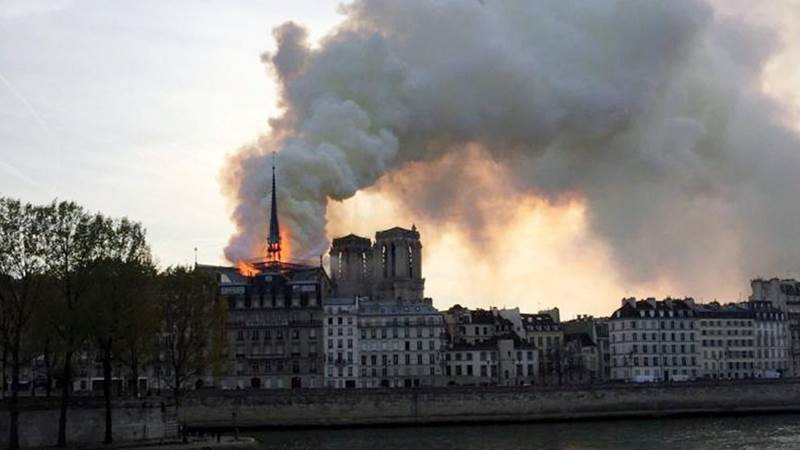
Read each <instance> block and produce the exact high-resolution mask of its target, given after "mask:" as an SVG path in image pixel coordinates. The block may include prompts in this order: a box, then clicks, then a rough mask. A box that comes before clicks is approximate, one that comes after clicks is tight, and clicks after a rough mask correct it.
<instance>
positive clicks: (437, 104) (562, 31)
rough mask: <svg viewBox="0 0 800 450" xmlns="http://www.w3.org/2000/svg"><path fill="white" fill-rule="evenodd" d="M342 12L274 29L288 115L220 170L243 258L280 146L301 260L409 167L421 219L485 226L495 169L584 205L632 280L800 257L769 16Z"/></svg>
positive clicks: (693, 5)
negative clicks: (766, 84)
mask: <svg viewBox="0 0 800 450" xmlns="http://www.w3.org/2000/svg"><path fill="white" fill-rule="evenodd" d="M342 12H343V14H344V18H343V21H342V23H341V24H340V26H339V27H337V28H336V29H335V30H334V31H332V32H331V33H330V34H329V35H328V36H326V37H325V38H324V39H323V41H322V42H321V43H320V45H319V46H318V47H315V48H312V47H311V46H310V45H309V42H308V41H307V33H306V31H305V30H304V29H303V28H302V27H301V26H299V25H297V24H294V23H287V24H284V25H281V26H279V27H277V28H276V29H275V30H274V32H273V34H274V37H275V39H276V42H277V44H278V45H277V51H276V52H274V53H272V54H265V55H263V61H264V62H265V63H266V64H267V65H268V66H269V67H270V69H271V71H272V72H273V74H274V76H275V77H276V78H277V80H278V82H279V87H280V95H281V97H280V106H281V107H282V108H283V113H282V115H281V116H280V117H277V118H275V119H273V120H272V121H271V122H270V125H271V127H270V130H269V132H268V134H266V135H265V136H262V137H261V138H259V139H258V140H257V141H256V142H254V143H252V144H250V145H247V146H244V147H243V148H241V149H240V150H239V151H238V152H236V154H234V155H233V156H232V157H231V158H230V159H229V161H228V164H227V167H225V168H224V170H223V184H224V189H225V191H226V193H227V194H228V195H229V196H230V198H231V200H232V202H233V206H234V210H233V220H234V222H235V224H236V226H237V232H236V233H235V235H234V236H232V238H231V240H230V244H229V246H228V247H227V248H226V251H225V252H226V257H227V258H228V259H230V260H232V261H235V260H237V259H241V258H249V257H252V256H254V255H256V254H257V252H259V251H260V250H261V249H262V248H263V243H262V241H263V240H264V238H265V236H266V229H265V227H266V222H267V221H266V206H267V205H268V203H267V202H268V198H269V187H270V178H269V177H270V174H271V171H270V167H271V158H272V156H271V154H272V152H273V151H277V152H278V153H277V162H278V169H277V174H278V178H279V181H278V185H279V202H280V207H281V209H282V217H281V219H282V220H283V221H284V222H285V223H286V226H287V227H288V228H289V229H290V230H291V233H292V234H291V239H292V249H293V251H294V252H295V255H294V256H296V257H300V258H303V257H313V256H315V255H319V254H321V253H324V252H325V251H326V249H327V245H328V242H327V237H326V232H325V229H326V223H325V217H326V208H327V204H328V202H329V201H331V200H344V199H347V198H349V197H351V196H353V195H354V194H355V193H356V192H357V191H359V190H362V189H365V188H368V187H370V186H373V185H375V184H376V183H377V182H378V181H379V180H387V179H392V178H395V179H396V180H397V183H396V186H398V188H397V189H402V191H400V190H398V191H397V192H395V195H396V196H397V197H398V198H400V199H401V200H402V201H404V202H406V203H407V204H408V205H409V206H411V207H413V209H414V210H415V212H417V213H418V214H420V215H424V216H425V217H426V219H428V220H432V221H452V220H453V218H454V217H456V218H463V219H464V220H463V223H462V226H464V227H467V228H468V229H469V231H470V232H472V233H477V234H480V233H482V232H483V226H484V224H485V223H486V222H487V220H486V215H487V214H497V211H496V208H492V207H491V206H486V205H487V199H486V198H484V197H482V192H481V190H479V189H473V188H472V187H473V186H474V181H475V179H476V177H480V165H481V164H491V165H493V167H494V166H500V167H502V168H503V173H504V178H503V180H502V184H503V190H504V191H507V192H510V193H515V194H517V195H534V196H537V197H539V198H541V199H544V200H546V201H548V202H553V203H557V202H559V201H562V200H564V199H574V198H580V199H582V201H583V202H584V203H585V207H586V210H587V217H588V220H589V227H590V230H591V232H592V233H593V234H594V236H595V237H597V238H599V239H601V240H602V241H604V242H606V243H607V244H608V245H609V247H610V249H611V252H612V257H613V260H614V263H615V264H616V266H617V267H618V269H619V271H620V273H622V274H623V276H624V277H626V278H628V279H630V280H637V281H641V280H649V279H656V278H659V277H663V276H668V277H671V278H676V279H683V280H686V282H687V283H689V284H691V283H692V282H694V281H697V280H698V279H700V278H703V277H709V276H712V277H713V275H714V273H715V267H718V266H719V265H727V266H736V267H737V270H738V271H739V273H740V274H742V276H743V277H750V276H756V275H759V274H764V275H771V274H783V273H785V272H787V271H797V270H798V269H800V265H799V264H798V259H797V257H798V255H800V226H798V225H797V224H799V223H800V202H798V201H797V193H798V192H800V176H799V174H800V170H798V169H800V139H798V135H797V134H796V133H795V132H793V131H792V130H790V129H788V128H786V126H785V123H786V122H785V120H784V116H783V113H784V110H783V109H782V108H781V106H780V105H779V104H778V103H776V102H775V101H774V100H771V99H770V98H768V97H767V96H766V95H764V94H763V93H762V90H761V82H760V80H761V76H762V72H763V70H764V68H765V65H766V63H767V61H768V60H769V58H770V56H771V55H773V54H774V53H775V52H776V51H778V49H779V48H780V45H781V42H780V40H779V39H778V36H776V35H775V34H773V33H772V32H770V31H769V30H768V29H766V28H759V27H758V26H755V25H753V24H752V23H743V22H740V21H737V20H736V19H735V18H734V17H733V16H720V15H717V14H715V11H714V9H713V8H712V7H711V6H710V5H709V4H707V3H706V2H704V1H700V0H674V1H670V2H662V1H626V0H604V1H593V2H578V1H563V0H544V1H538V2H530V1H527V0H519V1H512V0H503V1H495V0H484V1H465V0H405V1H402V2H398V1H392V0H360V1H356V2H355V3H352V4H350V5H347V6H343V7H342ZM461 154H463V155H464V158H463V159H461V158H460V157H459V155H461ZM476 154H478V155H480V157H476V156H475V155H476ZM460 164H461V165H470V164H471V166H470V167H460V166H459V165H460ZM476 164H477V167H475V165H476ZM440 168H441V169H442V170H439V169H440ZM392 185H393V184H390V183H386V182H383V183H382V189H389V190H391V189H392V187H391V186H392ZM488 200H489V202H488V203H491V202H490V200H491V199H488Z"/></svg>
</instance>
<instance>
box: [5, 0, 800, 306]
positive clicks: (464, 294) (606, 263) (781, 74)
mask: <svg viewBox="0 0 800 450" xmlns="http://www.w3.org/2000/svg"><path fill="white" fill-rule="evenodd" d="M338 3H339V2H338V1H328V0H295V1H291V2H287V1H275V0H270V1H261V2H255V1H252V2H245V1H225V2H221V1H220V2H214V1H191V2H190V1H170V2H157V1H128V2H108V1H91V0H73V1H70V0H2V1H0V195H4V196H11V197H18V198H21V199H23V200H26V201H32V202H48V201H50V200H52V199H54V198H58V199H65V200H66V199H68V200H75V201H77V202H79V203H81V204H82V205H84V206H85V207H87V208H88V209H90V210H98V211H102V212H103V213H106V214H108V215H111V216H128V217H130V218H132V219H135V220H138V221H141V222H142V223H143V224H144V225H145V227H146V228H147V230H148V236H149V239H150V242H151V245H152V247H153V251H154V254H155V256H156V257H157V259H158V260H159V262H160V264H161V265H162V266H166V265H171V264H183V263H191V262H192V261H193V260H194V258H195V255H194V249H195V248H197V259H198V260H199V261H200V262H206V263H224V262H225V261H224V258H223V253H222V252H223V248H224V247H225V245H226V244H227V243H228V239H229V237H230V236H231V234H232V232H233V230H234V228H233V225H232V223H231V220H230V213H231V209H230V208H231V205H230V204H229V202H228V199H227V198H226V197H225V195H223V192H222V190H221V187H220V180H219V178H220V171H221V170H222V168H223V167H224V164H225V160H226V157H227V156H228V155H230V154H231V153H232V152H234V151H235V150H236V149H237V148H238V147H239V146H241V145H243V144H245V143H247V142H249V141H252V140H253V139H254V138H255V137H256V136H258V135H260V134H262V133H264V132H265V130H267V128H268V127H269V125H268V120H269V118H270V117H274V116H276V115H277V113H278V111H279V105H277V104H276V102H277V98H278V97H277V93H276V83H275V80H274V79H273V75H272V74H270V73H269V71H268V70H267V68H266V67H265V65H264V64H263V63H262V62H261V60H260V55H261V54H262V53H264V52H265V51H267V52H268V51H272V50H274V48H275V42H274V40H273V37H272V29H273V28H274V27H275V26H278V25H280V24H281V23H283V22H285V21H287V20H295V21H297V22H299V23H302V24H303V25H304V26H306V27H307V28H308V29H309V32H310V40H311V41H312V42H315V41H317V40H318V39H320V38H321V37H323V36H324V35H325V34H326V32H327V31H328V30H330V29H331V28H332V27H333V26H334V25H336V24H337V23H338V22H339V21H340V19H341V17H340V15H339V14H338V13H337V6H338ZM716 3H717V9H718V11H721V12H725V13H730V14H742V12H743V11H747V12H748V15H749V16H752V20H764V21H765V22H766V23H768V24H769V26H775V27H778V26H779V27H780V29H781V30H782V32H783V33H788V34H789V35H790V36H791V35H792V34H793V33H794V35H795V36H796V35H797V33H800V28H799V27H798V23H797V20H796V19H797V18H798V16H797V13H796V11H798V10H800V2H798V1H796V0H784V1H775V2H763V5H760V6H759V7H757V8H756V9H753V10H751V9H750V8H751V7H750V6H749V2H745V1H725V2H723V1H719V2H716ZM791 11H795V12H794V13H789V12H791ZM798 48H800V44H795V45H789V46H787V48H786V49H785V50H784V51H783V52H781V53H780V54H779V55H777V56H776V57H774V58H773V60H772V61H771V62H770V64H769V65H768V67H767V70H766V72H765V76H764V79H763V86H762V88H763V89H764V91H765V92H767V93H768V94H770V95H772V96H773V97H775V98H779V99H780V100H781V101H782V102H783V103H784V104H785V105H786V111H787V112H786V120H787V121H788V122H792V123H797V121H798V118H800V70H798V69H797V67H799V66H800V64H798V63H800V50H798ZM498 170H499V169H496V168H492V167H491V166H488V167H487V168H486V169H485V173H484V175H486V177H487V178H486V179H488V180H489V181H487V183H488V184H487V193H488V194H489V195H498V196H502V195H503V192H502V190H496V189H494V188H497V186H495V185H494V184H492V181H491V180H496V179H497V177H502V173H500V172H497V171H498ZM493 171H495V172H496V173H495V176H496V177H495V178H492V177H491V174H492V173H493ZM390 182H391V180H382V181H381V183H378V185H377V186H375V187H374V188H370V189H367V190H365V191H361V192H359V193H358V194H356V196H355V197H354V198H352V199H350V200H346V201H345V202H343V203H334V204H333V205H332V206H331V208H330V209H329V211H328V219H329V224H330V225H329V228H328V233H329V236H336V235H341V234H345V233H349V232H356V233H360V234H362V235H366V236H371V235H372V234H373V233H374V231H376V230H378V229H380V228H388V227H390V226H394V225H401V226H406V227H410V226H411V224H412V223H416V224H417V226H418V227H419V228H420V231H421V233H422V239H423V245H424V246H425V260H424V262H423V271H424V276H425V277H426V279H427V281H426V283H427V284H426V285H427V294H428V295H430V296H432V297H433V298H434V301H435V304H436V305H437V306H438V307H440V308H446V307H449V306H450V305H452V304H453V303H461V304H463V305H468V306H473V307H478V306H483V307H488V306H497V307H503V306H509V307H511V306H520V307H522V308H523V309H524V310H526V311H531V310H537V309H540V308H546V307H550V306H559V307H560V308H561V309H562V311H563V312H564V314H563V315H564V316H566V317H571V316H574V315H575V314H578V313H590V314H594V315H604V314H608V313H610V312H611V311H612V310H613V308H615V307H616V306H617V305H618V304H619V299H620V297H622V296H624V295H637V296H640V297H641V296H648V295H654V296H664V295H670V294H671V295H677V296H683V295H693V294H695V293H694V292H688V291H687V292H684V291H679V290H676V289H675V286H674V285H673V284H672V283H671V282H670V280H663V279H650V280H647V282H644V283H631V282H630V281H626V279H625V278H624V277H622V276H621V275H620V274H619V273H618V271H617V270H616V269H615V267H614V264H613V263H612V261H611V257H610V255H609V248H608V247H607V245H606V244H605V243H604V242H603V241H601V240H599V239H597V238H596V237H594V236H593V235H592V234H591V233H590V231H589V229H588V225H587V217H586V214H587V213H586V208H585V205H583V204H581V202H580V201H567V202H563V203H560V204H558V205H553V204H549V203H547V202H542V201H539V200H537V199H536V198H521V199H512V201H514V202H515V204H514V213H513V214H510V215H507V216H504V220H503V222H502V223H497V224H490V226H495V227H496V232H495V233H494V236H498V237H499V238H498V239H497V241H496V242H492V243H491V247H492V251H491V252H481V251H480V248H481V247H480V246H469V247H467V246H463V245H461V243H462V242H463V241H464V240H466V239H474V238H475V237H474V236H470V235H468V234H467V233H465V232H464V231H463V230H461V229H459V228H458V227H455V226H448V225H447V224H446V223H444V224H443V223H442V222H430V221H429V222H427V223H426V221H425V220H424V219H422V218H419V217H415V216H414V214H413V212H410V211H408V210H405V209H404V208H403V206H402V205H401V204H399V203H398V202H397V201H395V199H393V198H392V196H390V195H384V194H382V189H381V184H382V183H383V184H384V186H385V183H390ZM265 218H266V214H265ZM767 275H772V274H767ZM775 275H778V276H783V275H784V274H775ZM747 281H748V280H747V279H742V280H741V283H739V284H737V285H733V286H726V287H721V288H720V291H719V292H718V293H715V292H702V293H701V296H700V297H701V298H700V299H701V300H711V299H712V298H716V295H715V294H717V295H719V296H720V297H723V298H725V299H727V300H736V299H739V298H743V297H746V295H747V294H748V292H747Z"/></svg>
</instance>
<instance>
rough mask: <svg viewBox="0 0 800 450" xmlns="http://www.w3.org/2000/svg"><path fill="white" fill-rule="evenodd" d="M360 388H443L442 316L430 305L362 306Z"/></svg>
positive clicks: (372, 304) (360, 313)
mask: <svg viewBox="0 0 800 450" xmlns="http://www.w3.org/2000/svg"><path fill="white" fill-rule="evenodd" d="M358 327H359V352H360V356H361V361H360V363H361V373H360V375H361V379H360V380H359V387H365V388H375V387H419V386H438V385H441V384H443V379H442V364H441V362H442V360H441V351H442V349H443V347H444V342H445V341H444V338H445V333H444V321H443V319H442V315H441V314H440V313H439V311H437V310H436V309H435V308H434V307H433V305H431V304H430V303H429V300H428V301H427V302H424V301H423V302H416V303H413V304H384V303H377V302H369V303H368V302H364V303H362V304H361V305H360V306H359V313H358Z"/></svg>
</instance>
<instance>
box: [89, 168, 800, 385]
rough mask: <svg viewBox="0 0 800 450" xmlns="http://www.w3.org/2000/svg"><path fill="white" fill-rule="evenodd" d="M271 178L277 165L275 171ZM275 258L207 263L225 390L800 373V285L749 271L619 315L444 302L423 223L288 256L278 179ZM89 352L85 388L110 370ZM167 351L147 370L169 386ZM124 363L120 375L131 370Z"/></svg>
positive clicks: (628, 306)
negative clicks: (692, 294) (704, 292)
mask: <svg viewBox="0 0 800 450" xmlns="http://www.w3.org/2000/svg"><path fill="white" fill-rule="evenodd" d="M273 177H274V174H273ZM270 213H271V214H270V227H269V228H270V229H269V236H268V239H267V258H266V259H264V260H260V261H254V262H240V263H239V264H237V266H235V267H227V266H207V265H199V266H197V269H198V270H203V271H206V272H209V273H212V274H213V275H214V276H215V277H216V278H217V280H218V281H219V288H220V295H221V298H222V300H223V301H224V302H226V303H227V306H228V323H227V334H228V346H227V352H226V354H225V355H224V361H223V364H221V366H220V367H221V368H222V369H221V370H218V371H216V372H214V373H212V372H211V371H207V372H206V373H205V374H203V375H201V376H199V377H198V379H197V380H196V383H195V385H196V386H216V387H221V388H223V389H286V388H322V387H327V388H343V389H346V388H379V387H383V388H400V387H405V388H410V387H422V386H447V385H554V384H572V383H594V382H608V381H633V382H655V381H686V380H695V379H740V378H774V377H781V376H796V375H798V374H800V283H798V282H796V281H794V280H778V279H772V280H761V279H758V280H753V282H752V289H753V293H752V295H751V297H750V300H749V301H747V302H741V303H732V304H724V305H723V304H719V303H709V304H696V303H695V302H694V301H693V300H692V299H690V298H687V299H669V298H668V299H664V300H656V299H653V298H650V299H645V300H637V299H634V298H628V299H623V300H622V305H621V306H620V308H618V309H617V310H616V311H614V312H612V313H611V315H610V316H608V317H605V318H593V317H590V316H578V317H577V318H576V319H574V320H570V321H564V322H562V321H561V320H560V316H559V312H558V309H557V308H555V309H552V310H546V311H540V312H537V313H534V314H528V313H524V312H521V311H520V310H519V309H517V308H514V309H496V308H492V309H489V310H482V309H478V310H469V309H467V308H464V307H461V306H459V305H455V306H453V307H452V308H450V309H448V310H446V311H438V310H437V309H436V308H434V306H433V303H432V301H431V299H430V298H427V297H425V294H424V288H425V279H424V278H423V277H422V244H421V242H420V235H419V232H418V231H417V229H416V228H415V227H414V226H412V227H411V228H410V229H404V228H400V227H395V228H391V229H388V230H384V231H379V232H377V233H376V234H375V238H374V240H371V239H369V238H366V237H361V236H356V235H353V234H350V235H347V236H344V237H340V238H337V239H334V240H333V242H332V246H331V249H330V259H329V261H330V266H329V268H328V270H325V269H324V268H323V267H322V264H321V263H320V265H318V266H314V265H305V264H292V263H287V262H285V261H282V260H281V242H280V232H279V224H278V214H277V208H276V200H275V186H274V178H273V195H272V206H271V211H270ZM84 359H85V360H81V361H79V364H78V367H79V373H78V377H77V379H76V382H75V387H76V389H77V390H92V389H95V388H96V387H97V386H98V381H99V380H102V378H101V377H100V375H99V374H100V373H101V371H100V368H99V367H94V366H96V364H94V363H93V361H92V359H91V358H89V357H88V356H87V357H86V358H84ZM168 370H169V369H167V368H166V367H162V365H161V364H160V358H156V361H153V363H152V364H150V365H149V366H148V367H147V369H146V370H145V371H144V372H145V373H144V374H143V375H142V377H141V378H140V379H139V380H135V382H136V383H139V384H140V385H141V386H142V387H143V388H147V389H149V390H152V389H156V390H158V389H159V388H160V387H161V386H166V383H163V382H162V380H164V379H166V378H168V377H169V376H170V373H169V372H168ZM125 377H126V376H125V374H124V373H122V372H121V371H118V373H117V374H116V379H117V380H119V383H120V384H121V385H127V384H129V383H132V382H134V381H131V380H125Z"/></svg>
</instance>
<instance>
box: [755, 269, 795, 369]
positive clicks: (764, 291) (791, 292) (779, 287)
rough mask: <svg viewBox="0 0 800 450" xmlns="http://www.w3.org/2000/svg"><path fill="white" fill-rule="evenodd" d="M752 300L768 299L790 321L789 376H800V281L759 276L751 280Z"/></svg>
mask: <svg viewBox="0 0 800 450" xmlns="http://www.w3.org/2000/svg"><path fill="white" fill-rule="evenodd" d="M750 286H751V288H752V293H751V294H750V301H755V302H758V301H767V302H771V303H772V305H773V306H774V307H775V308H777V309H780V310H782V311H783V312H784V313H786V317H787V320H788V321H789V370H788V375H789V376H794V377H797V376H800V281H797V280H795V279H779V278H772V279H769V280H765V279H762V278H757V279H755V280H752V281H751V282H750Z"/></svg>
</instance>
